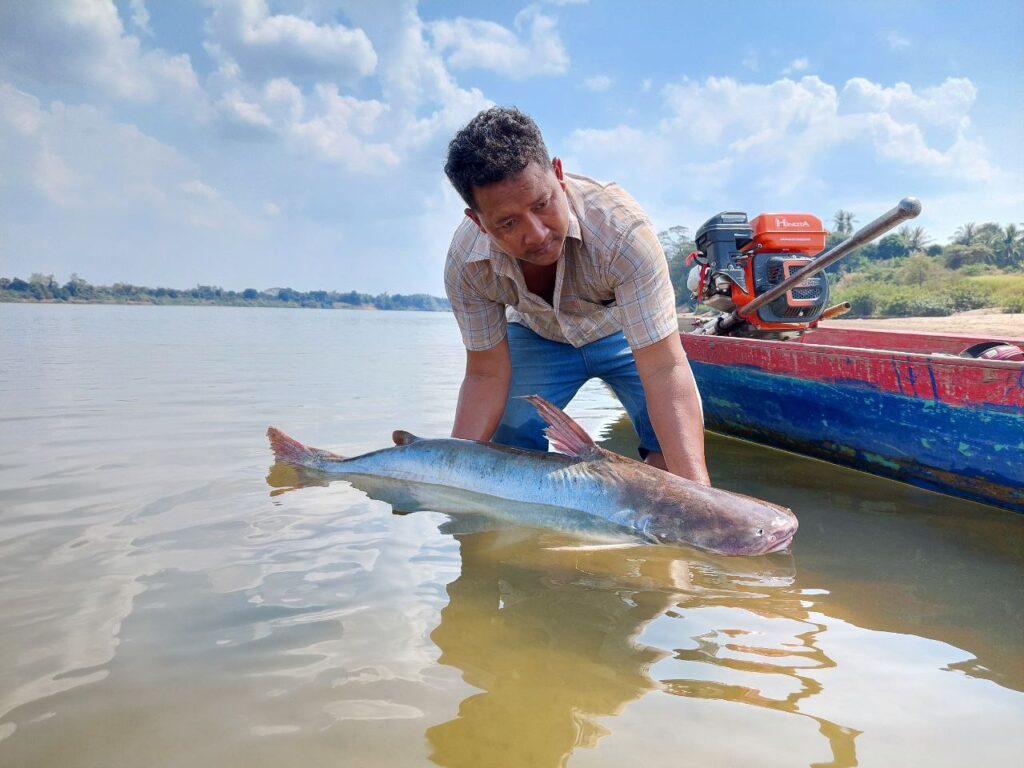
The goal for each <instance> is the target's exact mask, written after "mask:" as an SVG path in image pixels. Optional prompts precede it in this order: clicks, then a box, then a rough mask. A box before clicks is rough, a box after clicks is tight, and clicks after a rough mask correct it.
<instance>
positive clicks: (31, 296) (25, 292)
mask: <svg viewBox="0 0 1024 768" xmlns="http://www.w3.org/2000/svg"><path fill="white" fill-rule="evenodd" d="M0 301H53V302H69V303H96V304H212V305H225V306H236V307H309V308H318V309H336V308H337V309H352V308H355V309H370V308H373V309H385V310H389V309H405V310H419V311H431V312H441V311H447V310H450V309H451V305H450V304H449V303H448V300H447V299H443V298H438V297H437V296H430V295H428V294H425V293H414V294H401V293H396V294H390V293H379V294H377V295H376V296H374V295H371V294H368V293H359V292H358V291H347V292H344V293H342V292H338V291H297V290H295V289H293V288H271V289H269V290H264V291H259V290H256V289H255V288H246V289H245V290H243V291H229V290H225V289H224V288H221V287H220V286H214V285H197V286H196V287H195V288H184V289H181V288H146V287H144V286H139V285H131V284H130V283H114V284H113V285H92V284H90V283H89V282H87V281H86V280H83V279H82V278H81V277H79V276H78V275H77V274H72V275H71V278H70V279H69V280H68V281H67V282H66V283H64V284H63V285H62V284H60V283H59V282H58V281H57V280H55V279H54V276H53V275H44V274H40V273H38V272H36V273H33V274H32V275H31V276H30V277H29V279H28V280H22V279H21V278H19V277H14V278H6V277H0Z"/></svg>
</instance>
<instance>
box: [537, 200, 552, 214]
mask: <svg viewBox="0 0 1024 768" xmlns="http://www.w3.org/2000/svg"><path fill="white" fill-rule="evenodd" d="M550 202H551V198H550V197H549V198H547V199H546V200H541V201H540V202H539V203H537V204H536V205H535V206H533V208H534V210H536V211H540V210H543V209H544V208H547V207H548V203H550Z"/></svg>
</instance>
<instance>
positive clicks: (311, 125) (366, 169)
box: [290, 84, 399, 173]
mask: <svg viewBox="0 0 1024 768" xmlns="http://www.w3.org/2000/svg"><path fill="white" fill-rule="evenodd" d="M315 97H316V101H318V102H319V110H318V111H317V116H316V117H313V118H311V119H310V120H308V121H305V122H302V121H298V122H296V123H294V124H293V125H292V126H291V127H290V131H291V133H292V134H293V135H294V136H295V137H297V138H299V139H300V140H302V141H303V142H305V143H306V144H307V145H308V146H309V147H311V148H312V149H313V150H314V151H316V152H317V153H319V154H320V156H321V157H323V158H324V159H327V160H332V161H335V162H337V163H340V164H341V165H342V166H343V167H344V168H346V169H348V170H350V171H356V172H359V173H377V172H383V171H385V170H387V169H388V168H390V167H393V166H395V165H397V164H398V162H399V157H398V154H397V153H396V152H395V151H394V149H392V148H391V147H390V146H389V145H388V144H387V143H385V142H374V141H370V140H368V137H370V136H372V135H373V134H374V133H375V130H376V127H377V122H378V120H379V119H380V117H381V115H382V114H383V113H384V112H386V111H387V106H386V105H385V104H383V103H381V102H379V101H373V100H368V101H361V100H359V99H354V98H352V97H351V96H343V95H341V94H339V93H338V88H337V86H335V85H323V84H321V85H318V86H317V87H316V94H315Z"/></svg>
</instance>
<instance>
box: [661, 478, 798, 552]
mask: <svg viewBox="0 0 1024 768" xmlns="http://www.w3.org/2000/svg"><path fill="white" fill-rule="evenodd" d="M669 490H670V491H671V490H673V489H669ZM653 518H654V519H653V520H652V521H651V523H650V524H649V525H648V533H649V534H652V535H653V536H654V537H655V538H657V539H658V540H659V541H661V542H663V543H665V544H680V543H682V544H690V545H692V546H694V547H697V548H698V549H703V550H705V551H707V552H714V553H716V554H720V555H766V554H769V553H771V552H779V551H782V550H784V549H786V548H787V547H788V546H789V545H790V542H791V541H792V540H793V535H794V534H795V533H796V530H797V527H798V525H799V523H798V521H797V518H796V515H794V514H793V512H792V511H791V510H789V509H787V508H786V507H782V506H779V505H777V504H771V503H769V502H766V501H761V500H760V499H754V498H752V497H750V496H744V495H742V494H739V493H732V492H730V491H724V490H721V489H717V488H709V487H706V486H699V485H697V484H696V483H689V482H686V484H685V486H684V487H683V488H682V489H681V492H676V493H672V492H669V493H666V494H664V495H663V496H662V498H661V500H660V503H659V504H658V509H657V511H656V512H655V513H654V515H653Z"/></svg>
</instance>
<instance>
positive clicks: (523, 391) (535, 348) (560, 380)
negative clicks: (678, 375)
mask: <svg viewBox="0 0 1024 768" xmlns="http://www.w3.org/2000/svg"><path fill="white" fill-rule="evenodd" d="M508 348H509V353H510V354H511V357H512V384H511V387H510V389H509V397H508V402H507V403H506V404H505V415H504V416H503V417H502V419H501V424H499V425H498V430H497V431H496V432H495V433H494V437H492V438H491V439H492V440H493V441H494V442H496V443H501V444H502V445H512V446H516V447H518V448H533V449H535V450H539V451H546V450H547V449H548V439H547V437H545V436H544V428H545V427H546V426H547V425H546V424H545V422H544V420H543V419H541V417H540V416H539V415H538V414H537V411H536V409H535V408H534V407H533V406H532V405H530V403H529V402H528V401H526V400H523V399H522V397H523V396H524V395H540V396H541V397H543V398H545V399H546V400H549V401H550V402H552V403H554V404H555V405H557V406H558V407H559V408H565V406H566V405H568V403H569V401H570V400H572V398H573V396H574V395H575V394H576V393H577V392H578V391H579V389H580V387H582V386H583V385H584V384H586V383H587V382H588V381H589V380H590V379H601V380H602V381H603V382H605V383H606V384H607V385H608V386H609V387H611V388H612V391H613V392H615V395H616V396H617V397H618V398H619V400H620V401H621V402H622V405H623V407H625V409H626V412H627V413H628V414H629V418H630V420H631V421H632V422H633V427H634V428H635V429H636V432H637V434H638V435H639V436H640V456H641V457H646V456H647V454H648V453H650V452H652V451H653V452H657V453H660V452H661V446H660V445H659V444H658V438H657V436H656V435H655V434H654V427H653V426H651V417H650V416H648V415H647V399H646V398H645V397H644V387H643V384H642V383H641V381H640V374H639V373H638V372H637V370H636V361H635V360H634V359H633V350H631V349H630V347H629V343H628V342H627V341H626V337H625V336H623V335H622V331H618V332H617V333H613V334H612V335H611V336H605V337H604V338H603V339H598V340H597V341H592V342H591V343H590V344H585V345H584V346H582V347H579V348H577V347H574V346H572V345H571V344H563V343H561V342H558V341H551V340H549V339H545V338H544V337H543V336H540V335H538V334H536V333H534V332H533V331H531V330H530V329H529V328H527V327H526V326H524V325H520V324H519V323H509V325H508Z"/></svg>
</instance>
